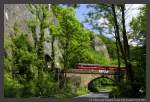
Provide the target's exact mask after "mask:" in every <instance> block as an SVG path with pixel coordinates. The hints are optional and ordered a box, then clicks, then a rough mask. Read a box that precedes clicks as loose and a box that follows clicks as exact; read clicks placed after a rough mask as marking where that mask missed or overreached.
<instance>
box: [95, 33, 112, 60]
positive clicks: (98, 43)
mask: <svg viewBox="0 0 150 102" xmlns="http://www.w3.org/2000/svg"><path fill="white" fill-rule="evenodd" d="M94 49H95V50H96V51H98V52H100V53H102V54H103V55H104V56H105V57H107V58H109V54H108V50H107V47H106V45H105V44H104V42H103V41H102V40H101V39H100V38H99V37H97V36H95V38H94Z"/></svg>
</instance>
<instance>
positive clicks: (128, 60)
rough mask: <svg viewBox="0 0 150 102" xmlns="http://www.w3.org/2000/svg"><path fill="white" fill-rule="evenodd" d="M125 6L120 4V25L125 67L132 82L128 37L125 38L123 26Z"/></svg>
mask: <svg viewBox="0 0 150 102" xmlns="http://www.w3.org/2000/svg"><path fill="white" fill-rule="evenodd" d="M124 11H125V7H124V5H121V13H122V26H123V30H122V34H123V44H124V52H125V57H126V59H125V65H126V68H127V74H128V79H129V80H131V82H133V81H134V80H133V79H134V78H133V71H132V65H131V62H130V55H129V44H128V38H127V34H126V27H125V13H124Z"/></svg>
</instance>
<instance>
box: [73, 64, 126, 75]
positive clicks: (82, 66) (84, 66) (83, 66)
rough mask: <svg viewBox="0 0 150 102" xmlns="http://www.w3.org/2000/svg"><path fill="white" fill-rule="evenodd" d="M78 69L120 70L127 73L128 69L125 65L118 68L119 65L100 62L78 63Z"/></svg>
mask: <svg viewBox="0 0 150 102" xmlns="http://www.w3.org/2000/svg"><path fill="white" fill-rule="evenodd" d="M75 69H77V70H80V71H90V70H91V71H101V72H104V71H105V72H109V71H111V72H117V71H118V70H120V71H121V72H124V73H126V72H127V70H126V68H125V67H120V68H118V66H111V65H109V66H102V65H99V64H85V63H78V64H76V68H75Z"/></svg>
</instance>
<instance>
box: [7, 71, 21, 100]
mask: <svg viewBox="0 0 150 102" xmlns="http://www.w3.org/2000/svg"><path fill="white" fill-rule="evenodd" d="M22 88H23V85H21V84H19V82H18V81H17V80H15V79H12V77H11V75H9V74H7V73H5V75H4V96H5V97H9V98H16V97H20V95H21V89H22Z"/></svg>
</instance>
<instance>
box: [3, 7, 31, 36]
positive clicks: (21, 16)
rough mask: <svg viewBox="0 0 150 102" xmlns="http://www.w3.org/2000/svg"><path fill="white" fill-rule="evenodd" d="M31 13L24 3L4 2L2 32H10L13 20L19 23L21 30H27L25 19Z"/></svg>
mask: <svg viewBox="0 0 150 102" xmlns="http://www.w3.org/2000/svg"><path fill="white" fill-rule="evenodd" d="M31 16H32V14H31V13H30V12H29V11H28V8H27V6H26V4H5V5H4V32H5V34H7V33H9V34H11V33H10V30H11V29H12V27H13V25H14V24H15V22H17V23H19V25H20V28H21V30H22V31H25V32H26V31H27V30H28V28H27V24H26V20H27V19H29V18H30V17H31Z"/></svg>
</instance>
